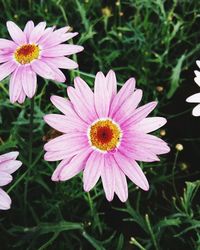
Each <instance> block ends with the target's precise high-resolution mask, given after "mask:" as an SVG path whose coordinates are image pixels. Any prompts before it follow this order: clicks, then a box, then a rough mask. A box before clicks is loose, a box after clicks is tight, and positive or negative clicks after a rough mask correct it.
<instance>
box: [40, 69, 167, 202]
mask: <svg viewBox="0 0 200 250" xmlns="http://www.w3.org/2000/svg"><path fill="white" fill-rule="evenodd" d="M74 85H75V88H73V87H68V89H67V92H68V96H69V98H70V101H68V100H66V99H64V98H62V97H59V96H52V97H51V101H52V103H53V104H54V105H55V106H56V107H57V108H58V109H59V110H60V111H61V112H62V113H63V114H64V115H58V114H49V115H46V116H45V117H44V120H45V121H46V122H47V123H48V124H49V125H50V126H51V127H53V128H54V129H56V130H58V131H60V132H62V133H64V134H63V135H61V136H59V137H57V138H55V139H53V140H51V141H49V142H48V143H46V144H45V146H44V149H45V150H46V151H47V152H46V154H45V160H47V161H58V160H61V163H60V164H59V165H58V167H57V168H56V170H55V172H54V173H53V176H52V180H53V181H65V180H68V179H70V178H72V177H73V176H75V175H76V174H78V173H79V172H81V171H83V183H84V190H85V191H90V190H91V189H92V188H93V187H94V186H95V184H96V183H97V181H98V179H99V178H100V177H101V179H102V183H103V187H104V190H105V194H106V198H107V199H108V200H109V201H111V200H112V199H113V197H114V192H115V193H116V194H117V195H118V197H119V199H120V200H121V201H123V202H125V201H126V200H127V198H128V188H127V181H126V176H128V177H129V179H130V180H131V181H133V182H134V183H135V184H136V185H137V186H138V187H140V188H142V189H143V190H146V191H147V190H148V189H149V184H148V181H147V179H146V177H145V175H144V173H143V172H142V170H141V168H140V166H139V165H138V163H137V162H136V161H146V162H153V161H159V158H158V157H157V155H160V154H165V153H168V152H169V150H170V149H169V147H168V146H167V144H166V143H165V142H164V141H163V140H161V139H159V138H157V137H156V136H154V135H149V134H148V133H149V132H152V131H154V130H156V129H158V128H160V127H161V126H163V125H164V124H165V123H166V119H165V118H162V117H149V118H146V117H147V116H148V114H149V113H150V112H151V111H152V110H153V109H154V108H155V107H156V105H157V103H156V102H150V103H148V104H146V105H143V106H141V107H139V108H138V104H139V103H140V101H141V99H142V90H140V89H135V80H134V78H130V79H129V80H128V81H127V82H126V83H125V84H124V86H123V87H122V88H121V90H120V91H119V92H118V93H117V82H116V77H115V73H114V72H113V71H110V72H109V73H108V74H107V76H106V77H105V76H104V75H103V73H102V72H99V73H97V75H96V78H95V85H94V93H93V92H92V90H91V89H90V88H89V87H88V85H87V84H86V83H85V82H84V81H83V80H82V79H81V78H80V77H77V78H75V81H74Z"/></svg>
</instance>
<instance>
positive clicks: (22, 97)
mask: <svg viewBox="0 0 200 250" xmlns="http://www.w3.org/2000/svg"><path fill="white" fill-rule="evenodd" d="M25 99H26V94H25V93H24V90H23V89H22V90H21V93H20V95H19V97H18V100H17V102H18V103H19V104H22V103H23V102H24V101H25Z"/></svg>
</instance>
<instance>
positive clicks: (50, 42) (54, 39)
mask: <svg viewBox="0 0 200 250" xmlns="http://www.w3.org/2000/svg"><path fill="white" fill-rule="evenodd" d="M77 35H78V32H74V33H71V32H68V33H66V34H60V35H57V32H56V31H54V32H53V33H52V34H51V36H50V37H49V38H48V39H47V40H46V41H45V43H43V45H44V48H45V49H46V48H51V47H54V46H57V45H58V44H60V43H63V42H66V41H67V40H69V39H71V38H73V37H75V36H77Z"/></svg>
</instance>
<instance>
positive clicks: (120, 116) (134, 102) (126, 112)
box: [112, 89, 142, 124]
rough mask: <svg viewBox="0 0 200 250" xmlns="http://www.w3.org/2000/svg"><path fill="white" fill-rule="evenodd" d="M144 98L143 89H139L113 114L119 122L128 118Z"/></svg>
mask: <svg viewBox="0 0 200 250" xmlns="http://www.w3.org/2000/svg"><path fill="white" fill-rule="evenodd" d="M141 99H142V90H141V89H137V90H136V91H135V92H134V93H133V94H131V95H130V96H129V97H128V98H127V100H125V101H124V103H123V104H122V105H121V106H120V107H119V108H118V109H117V111H116V113H114V114H113V116H112V117H113V119H114V120H115V121H117V122H118V123H119V124H121V123H123V122H124V121H126V120H128V119H129V118H130V117H131V116H132V115H133V112H134V111H135V109H136V108H137V106H138V104H139V103H140V101H141Z"/></svg>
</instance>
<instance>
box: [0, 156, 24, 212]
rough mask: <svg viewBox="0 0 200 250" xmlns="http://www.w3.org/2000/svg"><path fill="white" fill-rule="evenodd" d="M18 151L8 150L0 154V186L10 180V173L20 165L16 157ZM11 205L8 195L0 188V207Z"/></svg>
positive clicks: (5, 207) (7, 207)
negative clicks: (8, 151)
mask: <svg viewBox="0 0 200 250" xmlns="http://www.w3.org/2000/svg"><path fill="white" fill-rule="evenodd" d="M18 155H19V153H18V152H10V153H7V154H3V155H0V187H2V186H5V185H7V184H8V183H10V182H11V181H12V175H11V174H12V173H14V172H15V171H16V170H17V169H18V168H19V167H20V166H21V165H22V163H21V161H17V160H16V158H17V156H18ZM10 205H11V199H10V196H9V195H8V194H7V193H6V192H5V191H4V190H3V189H2V188H0V209H2V210H6V209H9V208H10Z"/></svg>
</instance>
